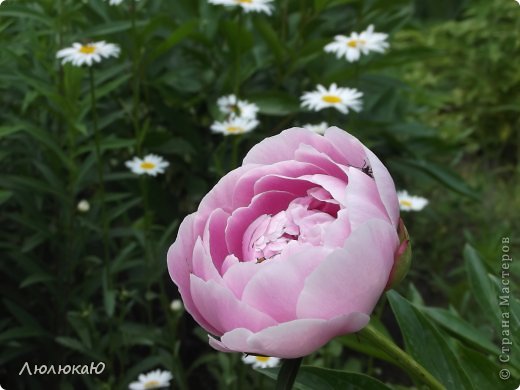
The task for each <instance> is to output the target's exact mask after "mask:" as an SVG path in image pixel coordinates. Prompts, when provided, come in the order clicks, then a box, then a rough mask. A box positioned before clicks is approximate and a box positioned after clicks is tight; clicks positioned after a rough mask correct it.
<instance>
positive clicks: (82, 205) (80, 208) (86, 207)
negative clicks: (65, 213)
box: [77, 199, 90, 213]
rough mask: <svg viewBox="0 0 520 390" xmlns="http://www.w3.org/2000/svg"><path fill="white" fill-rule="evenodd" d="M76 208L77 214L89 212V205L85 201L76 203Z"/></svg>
mask: <svg viewBox="0 0 520 390" xmlns="http://www.w3.org/2000/svg"><path fill="white" fill-rule="evenodd" d="M77 208H78V211H79V212H81V213H86V212H88V211H89V210H90V203H89V202H88V201H87V200H85V199H82V200H80V201H79V202H78V205H77Z"/></svg>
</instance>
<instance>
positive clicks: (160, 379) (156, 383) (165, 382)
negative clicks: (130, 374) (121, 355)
mask: <svg viewBox="0 0 520 390" xmlns="http://www.w3.org/2000/svg"><path fill="white" fill-rule="evenodd" d="M172 379H173V375H172V374H171V372H169V371H161V370H154V371H150V372H149V373H147V374H140V375H139V377H138V381H137V382H132V383H130V386H129V389H130V390H147V389H161V388H164V387H169V386H170V381H171V380H172Z"/></svg>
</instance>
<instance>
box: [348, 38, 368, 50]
mask: <svg viewBox="0 0 520 390" xmlns="http://www.w3.org/2000/svg"><path fill="white" fill-rule="evenodd" d="M363 44H365V40H363V39H351V40H350V41H348V42H347V46H349V47H352V48H356V47H358V46H359V45H363Z"/></svg>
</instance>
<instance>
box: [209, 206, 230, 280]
mask: <svg viewBox="0 0 520 390" xmlns="http://www.w3.org/2000/svg"><path fill="white" fill-rule="evenodd" d="M229 217H230V214H229V213H226V212H225V211H224V210H222V209H217V210H215V211H213V212H212V213H211V214H210V216H209V219H208V222H207V223H206V228H205V229H204V239H203V243H204V245H205V247H206V248H208V250H209V251H210V253H211V258H212V261H213V263H214V264H215V268H216V269H217V270H218V271H219V272H221V268H222V263H223V262H224V260H225V259H226V256H227V255H228V254H229V250H228V248H227V245H226V237H225V235H224V233H225V230H226V225H227V221H228V218H229ZM221 274H222V272H221Z"/></svg>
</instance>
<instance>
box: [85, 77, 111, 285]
mask: <svg viewBox="0 0 520 390" xmlns="http://www.w3.org/2000/svg"><path fill="white" fill-rule="evenodd" d="M89 73H90V98H91V110H92V124H93V127H94V146H95V151H96V159H97V167H98V181H99V195H100V196H99V197H100V202H101V223H102V232H103V233H102V235H103V261H104V265H105V272H106V273H107V284H108V287H109V288H110V287H112V283H110V278H109V277H108V276H109V275H108V259H109V246H108V220H107V213H106V207H105V178H104V173H103V168H104V163H103V154H102V153H101V134H100V132H99V126H98V115H97V107H96V86H95V84H96V83H95V81H94V69H92V67H90V68H89Z"/></svg>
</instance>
